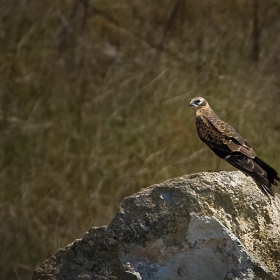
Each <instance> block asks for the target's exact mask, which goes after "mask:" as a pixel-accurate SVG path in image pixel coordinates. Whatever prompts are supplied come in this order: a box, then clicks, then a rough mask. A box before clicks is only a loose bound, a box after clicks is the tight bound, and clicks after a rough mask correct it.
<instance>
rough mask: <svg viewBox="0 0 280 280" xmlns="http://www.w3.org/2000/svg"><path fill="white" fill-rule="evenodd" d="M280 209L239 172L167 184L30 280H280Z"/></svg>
mask: <svg viewBox="0 0 280 280" xmlns="http://www.w3.org/2000/svg"><path fill="white" fill-rule="evenodd" d="M279 209H280V199H279V196H278V195H277V196H276V198H275V199H273V198H268V197H266V196H265V195H263V194H262V192H261V191H260V190H259V189H258V187H257V185H256V184H255V183H254V182H253V181H252V179H251V178H250V177H246V176H245V175H243V174H242V173H241V172H219V173H207V172H205V173H200V174H192V175H187V176H183V177H180V178H176V179H172V180H168V181H166V182H163V183H162V184H159V185H153V186H151V187H149V188H147V189H143V190H142V191H141V192H139V193H136V194H134V195H132V196H130V197H127V198H125V199H124V201H123V202H122V203H121V204H120V207H119V211H118V214H117V215H116V217H115V218H114V219H113V220H112V222H111V223H110V224H109V226H108V227H99V228H92V229H90V230H89V232H87V233H86V234H85V235H84V236H83V238H82V239H77V240H76V241H75V242H73V243H72V244H70V245H68V246H67V247H65V248H64V249H61V250H59V251H58V252H57V253H56V254H55V255H53V256H52V257H50V258H49V259H47V260H46V261H44V262H43V263H42V264H41V265H40V266H39V267H37V269H36V271H35V272H34V274H33V280H39V279H42V280H43V279H65V280H66V279H71V280H72V279H79V280H86V279H122V280H126V279H127V280H130V279H131V280H134V279H135V280H137V279H138V280H139V279H144V280H146V279H161V280H167V279H172V280H177V279H178V280H179V279H184V280H186V279H192V280H193V279H208V280H209V279H210V280H211V279H213V280H214V279H215V280H219V279H280V210H279Z"/></svg>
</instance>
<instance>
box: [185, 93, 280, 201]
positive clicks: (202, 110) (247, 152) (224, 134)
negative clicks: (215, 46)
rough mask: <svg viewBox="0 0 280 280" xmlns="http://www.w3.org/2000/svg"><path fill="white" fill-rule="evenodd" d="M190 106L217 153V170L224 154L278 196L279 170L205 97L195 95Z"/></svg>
mask: <svg viewBox="0 0 280 280" xmlns="http://www.w3.org/2000/svg"><path fill="white" fill-rule="evenodd" d="M189 106H190V107H192V108H193V110H194V114H195V124H196V129H197V133H198V136H199V138H200V139H201V141H202V142H204V143H205V144H206V145H207V146H208V147H209V148H210V149H211V150H212V151H213V152H214V153H215V154H216V155H217V156H218V160H217V162H216V171H217V170H218V167H219V162H220V158H221V159H223V160H225V161H226V162H228V163H229V164H231V165H233V166H234V167H235V168H237V169H239V170H241V171H242V172H244V173H245V174H247V175H249V176H251V177H252V178H253V179H254V180H255V181H256V182H257V183H258V186H259V188H260V189H261V191H262V192H263V193H264V194H265V195H266V196H269V195H268V194H270V195H271V196H273V197H275V192H274V190H273V188H272V185H275V186H277V185H278V184H277V181H280V178H279V176H278V173H277V171H276V170H275V169H273V168H272V167H271V166H269V165H268V164H267V163H265V162H264V161H263V160H261V159H260V158H258V157H257V156H256V153H255V151H254V150H253V148H252V146H251V145H250V144H249V143H248V141H246V140H245V139H244V138H243V137H242V136H240V135H239V134H238V132H237V131H236V130H235V129H234V128H233V127H232V126H230V125H229V124H227V123H226V122H224V121H222V120H221V119H220V118H219V117H218V116H217V115H216V113H215V112H214V111H213V110H212V109H211V107H210V106H209V104H208V102H207V101H206V99H204V98H203V97H195V98H193V99H191V102H190V104H189Z"/></svg>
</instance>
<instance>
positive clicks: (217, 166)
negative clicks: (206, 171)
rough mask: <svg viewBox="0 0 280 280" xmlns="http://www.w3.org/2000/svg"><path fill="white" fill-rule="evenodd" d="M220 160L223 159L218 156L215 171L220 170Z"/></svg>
mask: <svg viewBox="0 0 280 280" xmlns="http://www.w3.org/2000/svg"><path fill="white" fill-rule="evenodd" d="M220 161H221V158H220V157H218V156H217V157H216V168H215V170H214V171H219V165H220Z"/></svg>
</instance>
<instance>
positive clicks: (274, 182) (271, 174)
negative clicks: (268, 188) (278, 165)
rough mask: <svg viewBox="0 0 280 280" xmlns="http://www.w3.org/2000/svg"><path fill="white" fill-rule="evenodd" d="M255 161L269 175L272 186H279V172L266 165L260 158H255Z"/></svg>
mask: <svg viewBox="0 0 280 280" xmlns="http://www.w3.org/2000/svg"><path fill="white" fill-rule="evenodd" d="M254 161H255V162H256V163H257V164H258V165H259V166H260V167H261V168H262V169H263V170H265V171H266V173H267V179H268V181H269V183H271V184H272V185H275V186H278V183H277V181H280V178H279V176H278V174H277V171H276V170H275V169H273V168H272V167H271V166H269V165H268V164H266V163H265V162H264V161H262V160H261V159H260V158H258V157H255V158H254Z"/></svg>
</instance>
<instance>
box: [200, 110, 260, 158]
mask: <svg viewBox="0 0 280 280" xmlns="http://www.w3.org/2000/svg"><path fill="white" fill-rule="evenodd" d="M201 117H203V118H205V119H206V120H207V121H208V122H209V123H210V125H212V126H213V127H214V128H215V129H216V134H219V133H221V135H222V136H221V137H222V138H223V143H224V144H226V145H227V146H228V148H229V149H230V150H231V151H232V152H240V153H242V154H244V155H246V156H248V157H249V158H254V157H255V156H256V154H255V152H254V150H253V149H252V147H251V145H250V144H249V143H248V142H247V141H246V140H245V139H244V138H243V137H241V136H240V135H239V134H238V133H237V131H236V130H235V129H234V128H233V127H232V126H230V125H229V124H227V123H226V122H224V121H222V120H220V119H219V118H218V117H217V116H216V115H213V116H211V115H210V116H209V115H207V116H205V115H203V116H201Z"/></svg>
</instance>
